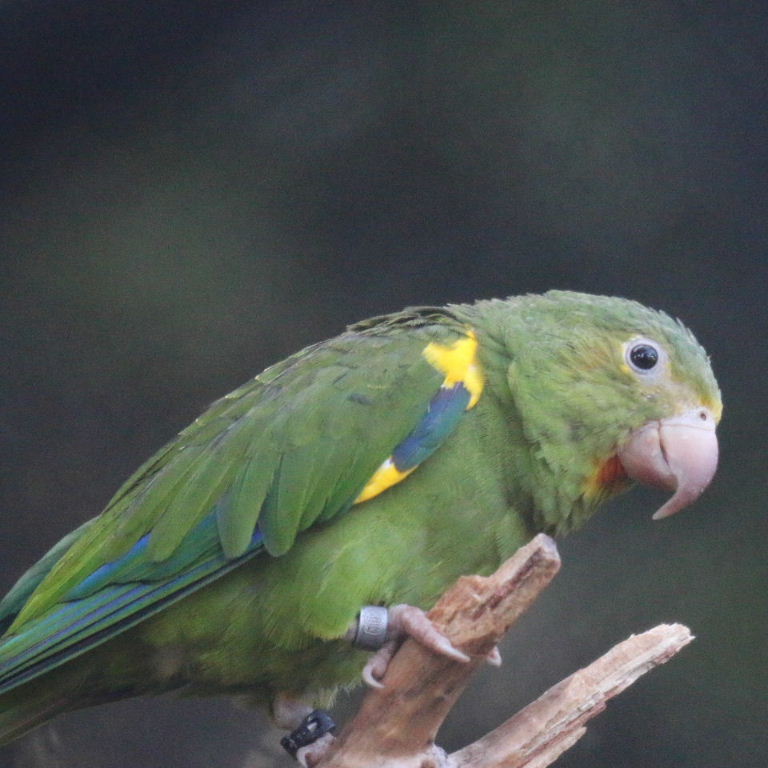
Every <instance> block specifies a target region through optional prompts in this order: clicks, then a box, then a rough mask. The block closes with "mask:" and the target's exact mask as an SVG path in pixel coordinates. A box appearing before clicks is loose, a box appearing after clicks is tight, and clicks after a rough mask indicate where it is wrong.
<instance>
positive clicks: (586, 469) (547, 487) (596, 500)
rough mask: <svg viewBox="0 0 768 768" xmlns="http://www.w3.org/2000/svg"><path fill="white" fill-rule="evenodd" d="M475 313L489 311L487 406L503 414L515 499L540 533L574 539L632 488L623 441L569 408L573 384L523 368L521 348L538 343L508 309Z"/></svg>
mask: <svg viewBox="0 0 768 768" xmlns="http://www.w3.org/2000/svg"><path fill="white" fill-rule="evenodd" d="M472 309H473V310H474V311H476V312H477V310H483V317H482V322H477V318H476V319H475V323H474V327H476V328H478V340H479V349H480V361H481V364H482V366H483V370H484V373H485V375H486V379H487V386H486V392H485V393H484V394H483V397H482V398H481V402H482V401H483V400H486V401H487V402H489V401H490V400H491V399H492V400H493V401H494V404H495V408H496V409H497V412H498V413H499V414H502V418H501V421H502V423H503V429H504V436H505V441H506V446H505V449H504V450H505V452H506V456H505V458H504V463H505V465H506V467H508V469H506V470H505V473H504V474H505V482H506V485H507V493H508V494H509V498H513V499H515V506H516V507H519V509H518V511H519V512H520V513H522V514H523V515H524V516H525V517H526V519H527V520H528V522H529V527H530V528H531V529H532V530H533V531H536V532H539V531H543V532H546V533H550V534H556V535H557V534H565V533H568V532H570V531H572V530H574V529H576V528H578V527H580V526H581V525H583V524H584V523H585V522H586V521H587V520H588V519H589V518H590V517H591V516H592V514H594V512H595V511H596V510H597V508H598V507H599V506H600V505H601V504H602V503H603V502H605V501H607V500H608V499H609V498H611V497H613V496H615V495H617V494H618V493H621V492H622V491H624V490H626V489H627V488H628V487H629V485H630V481H629V479H628V478H627V475H626V473H625V472H624V468H623V467H622V466H621V463H620V462H619V460H618V458H617V456H616V440H615V438H612V437H611V430H610V429H606V428H604V425H603V426H601V428H599V429H595V430H593V429H590V428H588V427H587V426H586V424H587V423H588V422H587V420H585V419H579V418H578V417H574V414H573V412H572V411H570V410H569V409H568V408H566V407H564V405H563V404H564V401H565V400H566V398H564V397H562V394H561V393H562V392H563V391H564V390H565V389H566V388H568V387H569V386H570V382H569V381H568V380H565V381H561V380H559V379H557V378H555V377H554V376H547V374H546V372H545V370H541V369H538V368H535V367H525V368H523V367H522V366H521V365H520V363H519V361H518V359H517V355H516V354H515V350H516V349H517V348H518V347H519V346H520V345H526V344H530V343H531V340H530V339H529V338H528V337H527V336H526V334H525V329H524V328H522V329H521V328H515V327H514V324H510V313H509V311H508V308H505V310H506V311H504V312H501V311H498V310H499V307H498V306H497V304H496V303H495V302H489V303H487V304H485V305H475V306H474V307H472Z"/></svg>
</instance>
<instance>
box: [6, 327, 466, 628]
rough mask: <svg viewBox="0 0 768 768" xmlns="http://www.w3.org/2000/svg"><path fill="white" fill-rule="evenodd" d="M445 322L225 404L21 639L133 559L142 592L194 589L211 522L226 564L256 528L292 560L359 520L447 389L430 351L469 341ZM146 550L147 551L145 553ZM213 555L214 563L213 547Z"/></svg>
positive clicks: (334, 355) (189, 432)
mask: <svg viewBox="0 0 768 768" xmlns="http://www.w3.org/2000/svg"><path fill="white" fill-rule="evenodd" d="M439 319H440V322H439V323H438V324H435V323H434V322H428V321H427V320H426V319H425V318H424V316H423V315H421V314H419V313H411V314H410V315H402V316H395V317H394V318H385V319H384V320H380V321H376V322H369V323H368V324H366V325H361V326H357V327H353V328H352V329H350V331H348V332H347V333H345V334H343V335H342V336H339V337H337V338H336V339H332V340H331V341H329V342H325V343H322V344H319V345H316V346H314V347H310V348H308V349H306V350H303V351H302V352H300V353H298V354H296V355H294V356H293V357H291V358H288V359H287V360H285V361H283V362H281V363H279V364H278V365H276V366H273V367H272V368H269V369H267V370H266V371H264V373H262V374H261V375H259V376H257V377H256V378H255V379H254V380H252V381H250V382H249V383H247V384H246V385H244V386H243V387H240V388H239V389H237V390H235V391H234V392H232V393H231V394H229V395H227V396H226V397H224V398H222V399H221V400H219V401H217V402H216V403H214V404H213V405H212V406H211V407H210V408H209V409H208V411H206V413H204V414H203V415H202V416H201V417H200V418H198V419H197V420H196V421H195V422H194V423H193V424H192V425H190V426H189V427H188V428H187V429H185V430H184V431H183V432H181V433H180V434H179V435H178V436H177V437H176V438H175V439H174V440H173V441H172V442H171V443H170V444H168V445H167V446H166V447H164V448H163V449H162V450H161V451H159V452H158V453H157V454H156V455H155V456H153V457H152V458H151V459H150V460H149V461H148V462H146V463H145V464H144V465H143V466H142V467H140V468H139V470H138V471H137V472H136V473H135V474H134V475H133V476H132V477H131V478H129V479H128V481H127V482H126V483H125V484H124V485H123V486H122V487H121V488H120V490H119V491H118V492H117V494H116V495H115V497H114V498H113V499H112V501H111V502H110V503H109V505H108V506H107V508H106V510H105V511H104V512H103V513H102V515H101V516H99V517H98V518H96V519H95V520H94V521H92V522H90V523H89V524H88V525H87V526H86V527H85V529H84V530H82V531H81V532H80V535H79V536H78V537H76V540H75V541H74V542H73V543H72V545H71V546H69V547H68V548H67V549H66V551H65V552H63V553H62V552H57V561H56V562H52V563H51V565H52V567H51V569H50V573H48V574H47V575H44V574H43V575H42V577H40V575H39V574H38V577H37V581H36V582H35V585H34V588H33V589H32V591H31V595H29V598H28V599H27V600H26V603H25V604H24V605H23V607H22V608H21V611H20V612H19V615H18V617H17V618H16V620H15V621H14V623H13V625H12V626H11V628H10V632H9V634H17V633H19V632H22V631H24V629H25V627H27V626H29V625H30V623H34V622H35V620H36V619H39V618H40V617H44V616H45V615H46V614H49V613H50V612H51V611H52V610H54V609H55V608H56V607H57V606H58V605H60V604H61V603H62V601H66V600H67V599H69V598H70V597H71V596H72V595H75V594H76V595H77V599H78V600H82V599H84V598H87V597H88V595H87V594H83V586H82V585H83V584H84V583H87V581H86V580H87V579H88V577H89V576H91V575H92V574H94V573H95V572H97V571H98V570H99V569H100V568H102V566H106V565H107V564H110V563H112V562H114V561H116V560H118V559H119V558H121V557H123V556H124V555H126V553H129V552H132V551H134V549H135V550H136V555H135V557H134V556H132V560H131V565H130V572H131V573H137V572H140V573H141V579H142V581H143V582H151V581H152V580H153V579H156V580H164V581H171V580H173V579H180V580H181V582H183V581H184V579H183V578H181V577H183V576H184V573H185V572H186V570H189V569H190V568H192V564H194V566H195V567H199V566H200V558H199V557H198V556H197V555H202V552H197V553H196V552H193V551H190V552H182V555H183V556H179V551H180V549H181V550H183V549H184V547H190V546H192V547H195V546H201V547H202V546H203V544H202V543H200V542H199V539H200V537H196V536H194V535H190V534H191V533H192V532H193V531H194V529H195V528H196V527H197V526H198V525H199V524H200V523H201V522H202V521H203V520H204V519H205V518H206V517H207V516H209V515H211V514H215V516H216V530H217V533H218V537H217V542H216V546H217V551H218V552H219V555H217V556H216V557H221V555H223V556H224V558H226V559H236V558H239V557H241V556H243V555H244V553H246V551H247V550H248V547H249V546H250V545H251V541H252V537H253V534H254V529H255V527H256V525H257V524H258V527H259V531H260V532H261V534H262V536H263V545H264V547H265V548H266V550H267V551H268V552H269V553H270V554H272V555H280V554H282V553H284V552H285V551H287V550H288V549H289V548H290V547H291V546H292V544H293V542H294V540H295V538H296V536H297V534H298V533H299V532H300V531H302V530H304V529H306V528H308V527H309V526H311V525H312V524H313V523H315V522H316V521H324V520H328V519H330V518H332V517H333V516H334V515H336V514H339V513H340V512H342V511H344V510H346V509H348V508H349V507H350V506H351V505H352V504H353V503H354V500H355V498H356V496H357V495H358V494H359V492H360V490H361V489H362V487H363V486H364V485H365V483H366V482H367V480H368V479H369V478H370V477H371V475H372V474H373V473H374V472H375V471H376V469H377V467H378V466H379V465H380V464H381V462H382V461H383V460H384V459H385V458H386V457H387V456H388V455H389V454H390V452H391V451H392V450H393V448H394V446H396V445H397V444H398V443H399V442H400V441H401V440H402V439H403V438H404V437H405V436H406V435H407V434H408V433H409V431H410V430H412V429H413V428H414V426H415V425H416V424H417V423H418V422H419V420H420V419H421V418H422V416H423V415H424V412H425V409H426V407H427V404H428V403H429V400H430V398H431V397H432V396H433V395H434V393H435V391H436V390H437V389H438V388H439V387H440V384H441V382H442V378H443V376H442V374H441V373H440V372H439V371H437V370H435V369H434V368H433V367H432V366H431V365H430V364H429V363H428V362H427V361H426V360H425V359H424V357H423V355H422V351H423V349H424V347H425V345H426V344H427V343H429V342H430V341H433V340H436V339H437V340H446V341H450V340H452V339H454V338H456V337H457V336H458V335H460V334H462V333H463V332H464V328H463V327H462V326H460V325H459V324H458V323H456V322H452V323H451V322H447V321H446V319H445V318H443V317H440V318H439ZM403 326H406V327H403ZM145 537H146V539H145ZM144 539H145V540H146V541H147V542H148V545H147V546H146V547H141V548H138V549H137V543H138V542H139V541H140V540H144ZM196 542H197V543H196ZM205 547H207V548H208V549H207V550H206V551H207V552H208V554H209V555H210V556H211V557H213V555H212V554H211V553H210V542H208V541H206V543H205ZM176 560H178V562H179V566H178V568H177V569H176V571H173V570H172V571H171V572H170V573H169V567H168V563H173V562H175V561H176ZM206 562H213V560H210V558H209V560H207V561H206ZM119 571H120V569H117V572H116V575H115V577H114V578H115V583H119V584H121V585H122V584H124V583H125V582H124V579H125V578H126V577H125V574H122V576H121V575H120V573H119ZM214 576H215V574H214ZM120 579H123V580H120ZM208 580H210V578H208ZM38 582H39V583H38ZM106 586H110V585H109V584H107V585H105V584H103V583H100V584H99V586H98V590H103V589H104V588H105V587H106ZM29 591H30V590H29V588H27V590H26V592H25V593H24V597H26V596H27V595H28V594H29ZM167 591H168V590H166V591H165V592H163V595H164V597H163V599H167V597H168V595H167ZM18 602H19V601H18V600H17V603H18ZM126 610H128V609H126ZM102 623H103V622H102ZM108 626H109V625H108V624H107V626H106V627H105V626H101V625H100V626H99V632H100V633H101V634H103V633H104V629H105V628H108ZM116 631H122V630H121V629H119V628H116ZM111 634H114V633H111ZM108 636H110V633H109V632H107V633H106V635H105V638H104V639H106V637H108Z"/></svg>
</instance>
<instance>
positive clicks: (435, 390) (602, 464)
mask: <svg viewBox="0 0 768 768" xmlns="http://www.w3.org/2000/svg"><path fill="white" fill-rule="evenodd" d="M721 410H722V406H721V400H720V393H719V390H718V386H717V383H716V381H715V378H714V375H713V373H712V370H711V368H710V364H709V361H708V358H707V355H706V353H705V352H704V350H703V349H702V348H701V347H700V346H699V344H698V343H697V342H696V340H695V339H694V337H693V335H692V334H691V333H690V332H689V331H688V330H687V329H686V328H685V327H684V326H683V325H681V324H680V323H679V322H678V321H676V320H673V319H671V318H670V317H669V316H667V315H665V314H663V313H661V312H657V311H654V310H651V309H648V308H646V307H644V306H642V305H640V304H638V303H636V302H633V301H628V300H625V299H620V298H607V297H599V296H592V295H587V294H579V293H572V292H565V291H551V292H549V293H546V294H544V295H526V296H519V297H512V298H509V299H506V300H487V301H478V302H477V303H475V304H472V305H463V304H462V305H449V306H447V307H418V308H411V309H406V310H404V311H402V312H400V313H396V314H391V315H385V316H382V317H376V318H373V319H370V320H365V321H363V322H360V323H357V324H356V325H352V326H350V327H349V328H348V329H347V330H346V331H345V332H344V333H342V334H341V335H339V336H337V337H336V338H333V339H330V340H329V341H324V342H321V343H319V344H315V345H313V346H310V347H307V348H306V349H304V350H302V351H300V352H298V353H296V354H295V355H293V356H292V357H289V358H288V359H286V360H284V361H282V362H280V363H277V364H276V365H274V366H272V367H271V368H268V369H267V370H265V371H264V372H263V373H261V374H259V375H258V376H256V377H255V378H254V379H252V380H251V381H249V382H248V383H246V384H245V385H243V386H242V387H240V388H239V389H236V390H235V391H234V392H232V393H230V394H229V395H226V396H225V397H224V398H222V399H221V400H218V401H217V402H215V403H214V404H213V405H211V406H210V408H209V409H208V410H207V411H206V412H205V413H203V415H201V416H200V417H199V418H198V419H197V420H195V421H194V422H193V423H192V424H191V425H190V426H189V427H187V428H186V429H185V430H183V431H182V432H181V433H179V435H177V436H176V437H175V438H174V439H173V440H171V442H169V443H168V444H167V445H166V446H165V447H164V448H162V449H161V450H160V451H159V452H158V453H156V454H155V455H154V456H152V458H150V459H149V460H148V461H147V462H146V463H145V464H143V465H142V466H141V467H140V468H139V469H138V470H137V471H136V472H135V473H134V474H133V475H132V476H131V477H130V478H129V479H128V480H127V481H126V482H125V483H124V485H123V486H122V487H121V488H120V489H119V490H118V491H117V493H116V494H115V496H114V497H113V498H112V500H111V501H110V502H109V504H108V505H107V507H106V509H105V510H104V511H103V512H102V513H101V514H100V515H99V516H98V517H96V518H94V519H92V520H89V521H88V522H86V523H84V524H83V525H81V526H80V527H79V528H77V529H76V530H75V531H73V532H72V533H70V534H69V535H68V536H66V537H65V538H64V539H62V540H61V541H60V542H59V543H58V544H56V545H55V546H54V547H53V548H52V549H51V550H50V551H49V552H48V553H47V554H46V555H45V556H44V557H43V558H42V559H41V560H40V561H39V562H38V563H37V564H36V565H33V566H32V567H31V568H30V569H29V570H28V571H27V572H26V573H25V574H24V575H23V576H22V577H21V578H20V579H19V581H18V583H17V584H16V585H15V586H14V587H13V589H12V590H11V591H10V592H9V594H8V595H7V596H6V597H5V598H4V600H3V601H2V602H0V632H2V633H3V634H2V637H0V743H4V742H7V741H10V740H12V739H15V738H17V737H18V736H20V735H21V734H23V733H25V732H27V731H29V730H30V729H32V728H34V727H36V726H38V725H40V724H41V723H43V722H45V721H47V720H49V719H50V718H52V717H54V716H55V715H57V714H59V713H62V712H65V711H68V710H72V709H77V708H80V707H87V706H91V705H95V704H102V703H105V702H110V701H114V700H117V699H123V698H126V697H130V696H138V695H145V694H161V693H164V692H168V691H177V692H178V693H179V694H182V695H185V696H187V695H195V696H197V695H218V694H231V695H237V696H238V697H240V698H241V699H242V698H243V697H245V698H247V699H248V700H249V701H251V702H253V703H254V704H255V705H262V706H265V707H267V708H268V709H269V710H270V711H271V712H272V715H273V716H274V717H275V718H276V720H277V721H278V722H279V723H280V724H281V725H283V726H285V727H288V728H290V727H294V726H295V725H297V724H298V723H299V722H300V721H301V719H302V717H304V715H305V714H306V713H307V712H308V711H309V710H310V709H311V707H313V706H325V705H327V704H328V703H329V702H330V700H331V699H332V697H333V694H334V692H335V691H336V690H338V689H339V687H343V686H350V685H352V684H354V683H355V682H356V681H358V680H359V679H360V675H361V670H362V669H363V667H364V666H365V665H366V661H369V659H370V655H369V653H368V652H367V651H366V650H362V649H360V648H359V647H356V645H355V643H354V642H352V641H351V639H350V638H351V637H353V635H354V634H355V627H357V626H358V616H359V615H360V613H361V611H362V610H363V609H365V608H366V607H368V606H378V607H379V609H380V610H381V609H384V611H385V613H386V614H387V617H386V618H387V619H388V620H389V621H390V623H391V626H390V634H397V633H399V634H403V633H404V634H411V635H414V636H415V637H416V639H417V640H421V641H422V642H424V643H426V644H427V645H429V646H430V647H433V648H435V649H436V650H437V651H438V652H443V653H447V654H450V655H454V656H456V657H457V658H462V657H463V655H462V654H460V652H458V651H457V650H456V649H454V648H453V647H452V646H451V645H450V643H449V642H448V641H447V639H446V638H444V637H443V636H441V635H439V634H438V633H437V631H436V630H435V629H434V628H433V627H432V626H431V625H430V624H429V621H428V620H427V619H426V618H425V614H424V613H423V609H425V608H428V607H429V606H430V605H431V604H432V603H433V602H434V601H435V600H436V599H437V598H438V597H439V595H440V594H441V593H442V592H443V591H444V590H445V588H446V587H447V586H448V585H449V584H450V583H451V582H452V581H453V580H455V579H456V578H457V577H458V576H460V575H461V574H466V573H478V574H488V573H490V572H492V571H493V570H494V569H495V568H497V567H498V566H499V564H500V563H501V562H502V561H503V560H505V559H506V558H508V557H509V556H510V555H511V554H512V553H513V552H514V551H515V550H516V549H518V548H519V547H520V546H521V545H523V544H524V543H525V542H526V541H528V540H529V539H530V538H532V536H534V535H535V534H536V533H538V532H541V531H544V532H547V533H550V534H555V535H557V534H564V533H567V532H568V531H570V530H572V529H574V528H576V527H577V526H579V525H581V524H582V523H583V522H584V521H585V520H586V519H587V518H589V516H590V515H592V513H593V512H594V511H595V510H596V508H597V507H598V506H599V505H600V504H601V502H603V501H605V500H606V499H608V498H610V497H611V496H613V495H615V494H616V493H618V492H620V491H622V490H624V489H626V488H628V487H629V486H630V485H631V483H632V482H633V481H635V480H637V481H640V482H645V483H650V484H652V485H655V486H658V487H661V488H663V489H667V490H669V491H671V492H673V495H672V497H671V498H670V499H669V500H668V501H667V502H666V503H665V504H664V506H663V507H662V508H661V509H660V510H659V511H658V512H657V513H656V515H655V517H657V518H658V517H665V516H667V515H670V514H672V513H674V512H676V511H678V510H679V509H681V508H682V507H684V506H685V505H687V504H689V503H690V502H692V501H693V500H694V499H696V498H697V497H698V496H699V495H700V494H701V492H702V491H703V489H704V488H705V487H706V486H707V485H708V483H709V481H710V480H711V478H712V476H713V474H714V472H715V468H716V464H717V454H718V446H717V438H716V435H715V427H716V425H717V423H718V421H719V419H720V414H721ZM387 612H388V613H387ZM373 658H374V659H375V658H376V656H374V657H373ZM383 667H385V664H384V665H383V666H382V664H381V663H378V662H374V663H371V662H370V661H369V664H368V666H367V668H366V676H367V678H368V680H369V682H371V683H372V684H374V685H375V684H376V682H377V680H378V679H379V678H380V677H381V675H382V673H383Z"/></svg>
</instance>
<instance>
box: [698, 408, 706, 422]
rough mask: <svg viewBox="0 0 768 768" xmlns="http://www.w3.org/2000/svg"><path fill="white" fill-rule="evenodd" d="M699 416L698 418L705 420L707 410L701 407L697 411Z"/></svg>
mask: <svg viewBox="0 0 768 768" xmlns="http://www.w3.org/2000/svg"><path fill="white" fill-rule="evenodd" d="M699 418H700V419H701V420H702V421H706V420H707V418H708V417H707V412H706V411H705V410H703V409H702V410H700V411H699Z"/></svg>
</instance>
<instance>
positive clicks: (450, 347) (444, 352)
mask: <svg viewBox="0 0 768 768" xmlns="http://www.w3.org/2000/svg"><path fill="white" fill-rule="evenodd" d="M422 354H423V355H424V357H425V358H426V360H427V362H429V364H430V365H431V366H432V367H434V368H436V369H437V370H438V371H440V373H442V374H444V375H445V379H444V380H443V383H442V384H441V385H440V390H439V391H440V392H443V393H444V392H445V390H446V389H452V388H454V387H457V385H459V384H461V385H462V387H463V391H464V392H465V393H469V402H468V403H467V405H466V408H465V409H464V410H469V409H470V408H472V407H473V406H474V405H475V404H476V403H477V401H478V400H479V399H480V395H481V394H482V391H483V386H484V384H485V379H484V377H483V372H482V369H481V367H480V364H479V363H478V361H477V337H476V336H475V332H474V331H473V330H471V329H470V330H468V332H467V335H466V336H464V337H462V338H460V339H457V340H456V341H454V342H453V343H451V344H447V345H446V344H438V343H437V342H434V341H433V342H431V343H429V344H427V346H426V347H425V348H424V350H423V352H422ZM464 396H466V394H465V395H464ZM437 398H438V396H437V395H436V396H435V398H433V401H432V403H431V405H430V408H431V407H432V406H433V405H434V402H435V400H436V399H437ZM454 413H455V412H454ZM426 418H427V417H426V416H425V420H426ZM411 434H412V435H413V433H411ZM410 439H413V437H411V438H410ZM407 442H408V439H406V441H404V442H403V443H402V444H401V445H400V446H398V448H402V447H404V446H405V443H407ZM398 448H396V449H395V451H394V454H393V455H392V456H390V457H389V458H388V459H387V460H386V461H384V462H383V463H382V464H381V466H380V467H379V468H378V469H377V470H376V471H375V472H374V473H373V475H372V476H371V479H370V480H369V481H368V482H367V483H366V484H365V487H364V488H363V490H362V491H361V492H360V495H359V496H358V497H357V498H356V499H355V504H360V503H361V502H363V501H368V499H372V498H373V497H374V496H378V495H379V494H380V493H382V492H383V491H386V490H387V488H391V487H392V486H393V485H396V484H397V483H399V482H400V481H401V480H405V478H406V477H408V475H410V474H411V472H413V471H414V470H415V469H416V467H417V466H418V464H417V465H416V466H406V467H405V468H403V469H399V468H398V467H397V465H396V463H395V458H396V454H397V451H398ZM430 452H431V451H430ZM398 458H401V457H398ZM401 466H402V464H401Z"/></svg>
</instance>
